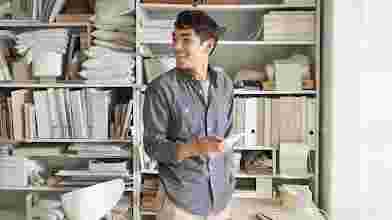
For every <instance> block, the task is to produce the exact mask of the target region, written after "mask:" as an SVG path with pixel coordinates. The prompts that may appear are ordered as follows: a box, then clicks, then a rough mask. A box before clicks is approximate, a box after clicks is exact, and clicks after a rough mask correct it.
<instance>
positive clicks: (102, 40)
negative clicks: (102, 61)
mask: <svg viewBox="0 0 392 220" xmlns="http://www.w3.org/2000/svg"><path fill="white" fill-rule="evenodd" d="M128 4H129V3H128V1H127V0H118V1H116V3H115V4H113V3H112V2H110V1H106V0H97V1H96V4H95V14H96V16H95V18H93V19H92V20H93V22H94V25H95V28H96V30H95V31H94V32H93V33H92V37H93V38H94V39H93V43H94V44H95V45H97V46H102V47H108V48H112V49H120V50H126V51H134V49H135V46H136V45H135V40H136V29H135V26H136V17H135V15H131V14H130V13H125V14H124V10H126V9H128V6H129V5H128Z"/></svg>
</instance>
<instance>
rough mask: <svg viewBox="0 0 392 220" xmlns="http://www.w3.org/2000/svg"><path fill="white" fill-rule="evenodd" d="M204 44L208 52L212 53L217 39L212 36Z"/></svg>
mask: <svg viewBox="0 0 392 220" xmlns="http://www.w3.org/2000/svg"><path fill="white" fill-rule="evenodd" d="M203 44H204V45H203V46H204V47H205V49H206V52H207V53H208V54H210V53H211V51H212V50H213V49H214V46H215V40H214V39H212V38H210V39H208V40H206V41H204V42H203Z"/></svg>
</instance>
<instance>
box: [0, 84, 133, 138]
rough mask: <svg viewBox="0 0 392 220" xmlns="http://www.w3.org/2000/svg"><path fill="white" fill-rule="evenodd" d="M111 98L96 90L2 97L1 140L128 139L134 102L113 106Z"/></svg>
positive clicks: (18, 93)
mask: <svg viewBox="0 0 392 220" xmlns="http://www.w3.org/2000/svg"><path fill="white" fill-rule="evenodd" d="M111 94H112V91H111V90H105V89H103V90H100V89H96V88H85V89H80V90H70V89H67V88H48V89H43V90H34V91H31V90H28V89H18V90H14V91H12V92H11V96H8V94H5V95H1V94H0V107H1V108H0V110H1V112H0V122H1V126H0V137H2V138H4V139H14V140H21V141H24V140H31V139H34V138H45V139H46V138H90V139H91V138H93V139H108V138H116V139H128V138H129V137H130V135H132V131H131V128H130V126H131V124H132V123H131V122H132V109H133V101H132V100H130V101H129V103H127V104H113V103H112V101H111ZM130 131H131V132H130Z"/></svg>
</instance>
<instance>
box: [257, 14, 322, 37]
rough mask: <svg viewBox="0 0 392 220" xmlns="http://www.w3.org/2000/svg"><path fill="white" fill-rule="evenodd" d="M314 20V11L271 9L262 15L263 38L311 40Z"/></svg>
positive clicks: (313, 32)
mask: <svg viewBox="0 0 392 220" xmlns="http://www.w3.org/2000/svg"><path fill="white" fill-rule="evenodd" d="M315 21H316V20H315V12H314V11H271V12H269V13H267V14H265V15H264V20H263V29H264V40H265V41H312V40H314V39H315Z"/></svg>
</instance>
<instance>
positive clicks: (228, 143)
mask: <svg viewBox="0 0 392 220" xmlns="http://www.w3.org/2000/svg"><path fill="white" fill-rule="evenodd" d="M246 135H247V133H245V132H242V133H238V134H232V135H230V136H229V137H227V138H225V140H224V145H225V151H226V152H227V151H232V150H233V146H234V144H235V143H237V142H238V141H239V140H240V138H241V137H243V136H246Z"/></svg>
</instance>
